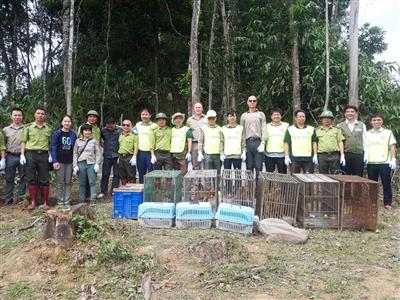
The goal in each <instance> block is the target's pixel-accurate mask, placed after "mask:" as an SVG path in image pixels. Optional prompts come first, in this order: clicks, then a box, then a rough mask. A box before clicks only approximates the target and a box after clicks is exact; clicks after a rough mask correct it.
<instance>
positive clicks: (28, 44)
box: [25, 0, 32, 92]
mask: <svg viewBox="0 0 400 300" xmlns="http://www.w3.org/2000/svg"><path fill="white" fill-rule="evenodd" d="M25 11H26V27H25V31H26V33H25V34H26V44H25V45H26V46H25V51H26V74H27V87H28V92H30V91H31V88H32V84H31V81H32V77H31V67H30V66H31V32H30V16H29V0H26V1H25Z"/></svg>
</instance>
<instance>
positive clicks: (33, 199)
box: [28, 185, 37, 210]
mask: <svg viewBox="0 0 400 300" xmlns="http://www.w3.org/2000/svg"><path fill="white" fill-rule="evenodd" d="M36 192H37V186H36V185H28V193H29V197H30V198H31V199H30V200H29V206H28V209H29V210H33V209H35V208H36Z"/></svg>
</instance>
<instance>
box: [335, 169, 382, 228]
mask: <svg viewBox="0 0 400 300" xmlns="http://www.w3.org/2000/svg"><path fill="white" fill-rule="evenodd" d="M329 177H331V178H332V179H334V180H337V181H339V183H340V202H341V207H340V228H341V229H346V228H350V229H366V230H374V231H375V230H376V229H377V224H378V199H379V184H378V183H377V182H375V181H372V180H369V179H367V178H363V177H359V176H347V175H331V176H329Z"/></svg>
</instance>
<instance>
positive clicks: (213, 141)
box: [201, 125, 221, 154]
mask: <svg viewBox="0 0 400 300" xmlns="http://www.w3.org/2000/svg"><path fill="white" fill-rule="evenodd" d="M201 130H202V131H203V134H204V139H203V149H204V153H206V154H219V143H220V138H221V135H220V134H221V127H219V126H218V125H217V126H216V127H209V126H208V125H203V126H201Z"/></svg>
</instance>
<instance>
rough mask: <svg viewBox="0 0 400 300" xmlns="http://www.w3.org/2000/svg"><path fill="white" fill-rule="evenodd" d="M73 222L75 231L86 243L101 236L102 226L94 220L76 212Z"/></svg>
mask: <svg viewBox="0 0 400 300" xmlns="http://www.w3.org/2000/svg"><path fill="white" fill-rule="evenodd" d="M72 222H73V224H74V228H75V232H76V234H77V236H78V238H79V239H80V240H81V241H82V242H85V243H86V242H89V241H91V240H94V239H97V238H98V237H99V236H100V227H99V226H98V225H97V224H96V223H95V222H93V221H92V220H89V219H88V218H85V217H84V216H81V215H78V214H74V215H73V216H72Z"/></svg>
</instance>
